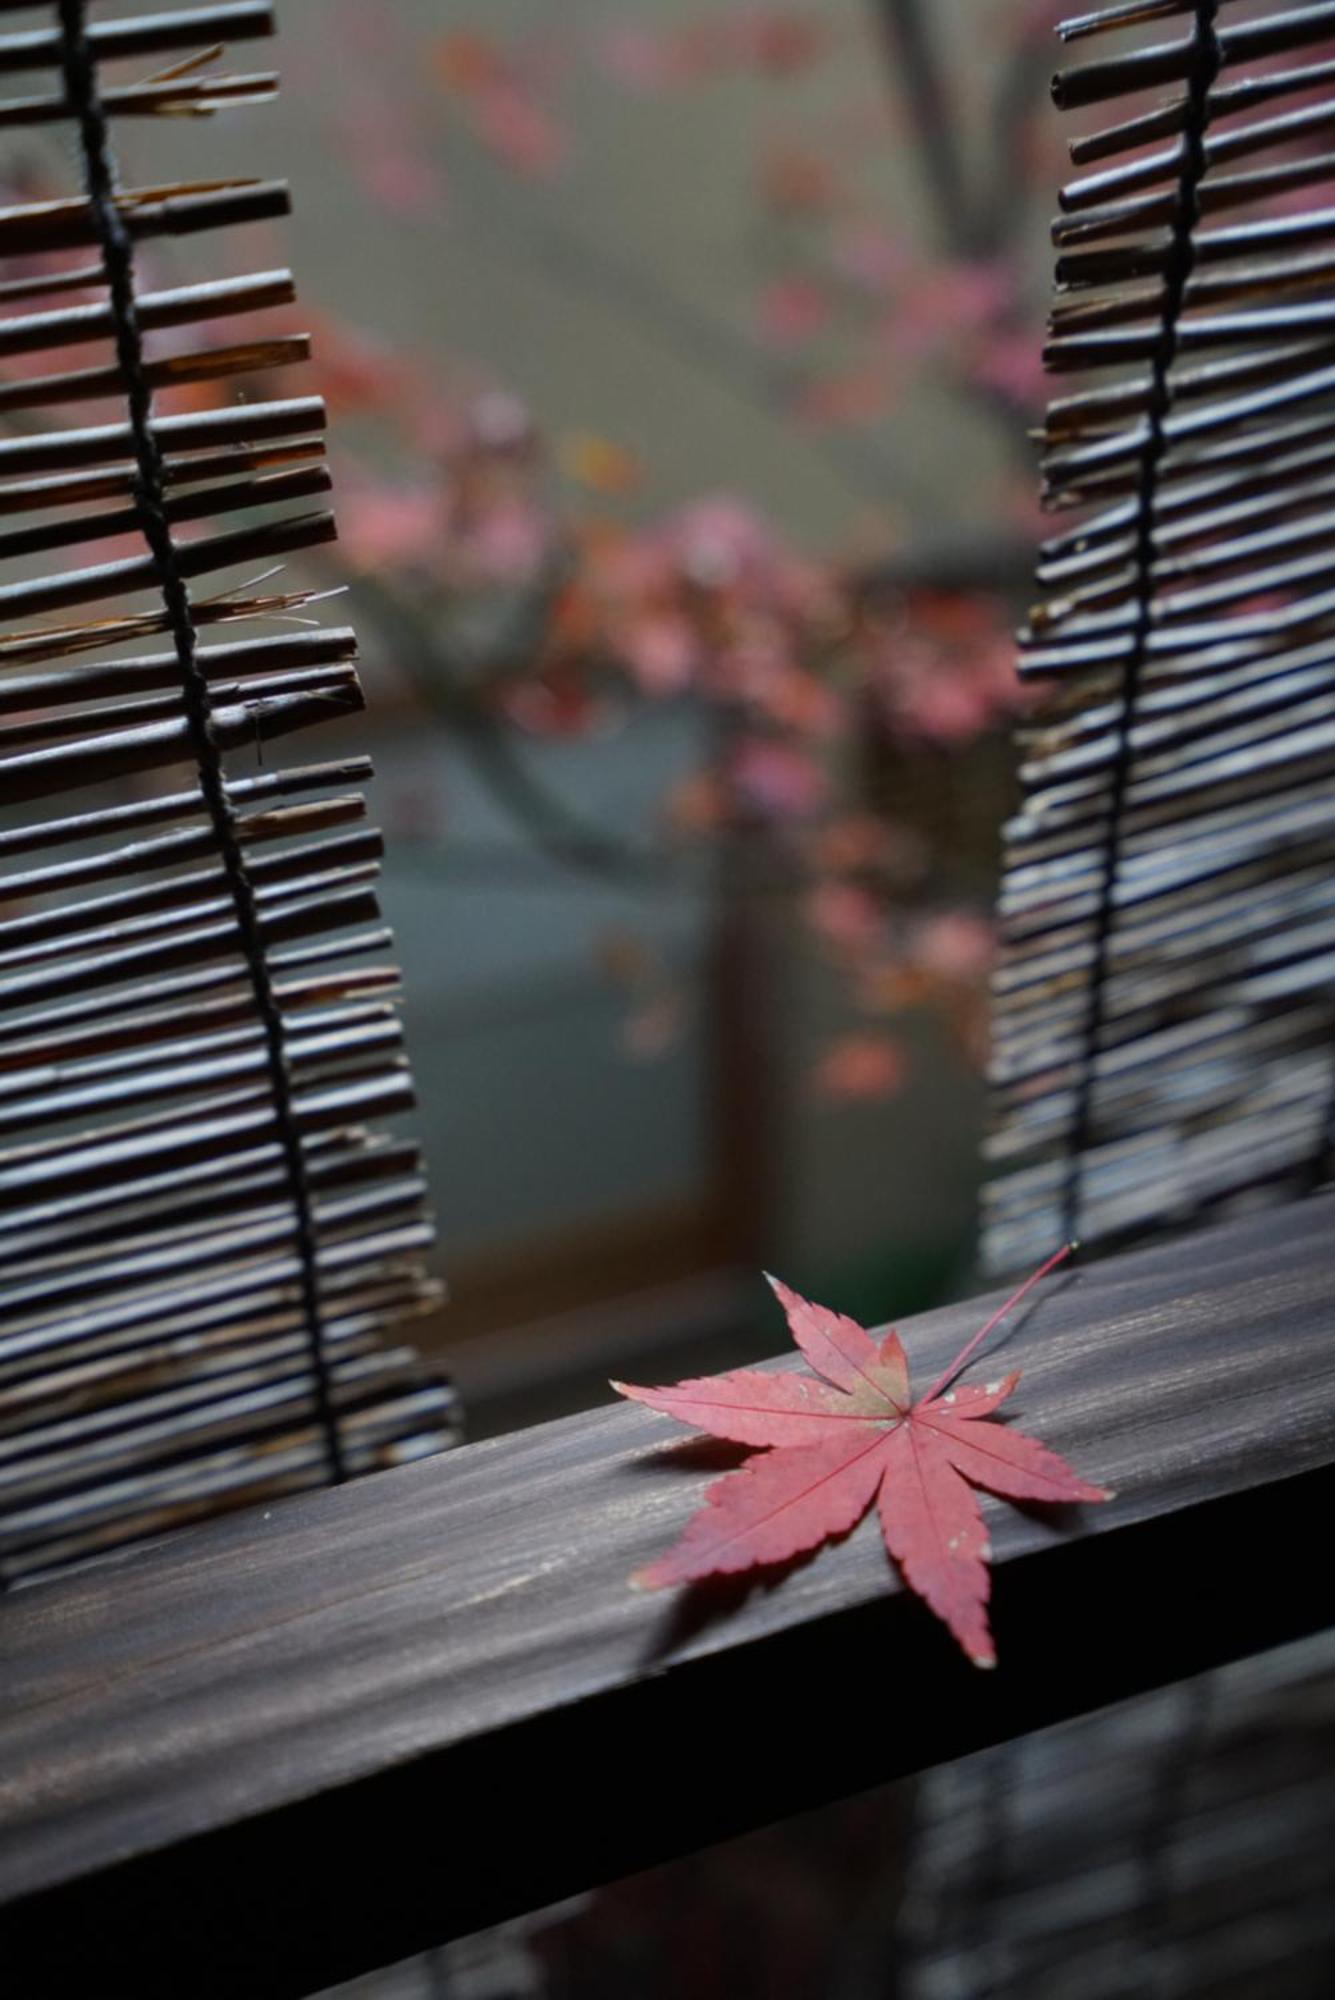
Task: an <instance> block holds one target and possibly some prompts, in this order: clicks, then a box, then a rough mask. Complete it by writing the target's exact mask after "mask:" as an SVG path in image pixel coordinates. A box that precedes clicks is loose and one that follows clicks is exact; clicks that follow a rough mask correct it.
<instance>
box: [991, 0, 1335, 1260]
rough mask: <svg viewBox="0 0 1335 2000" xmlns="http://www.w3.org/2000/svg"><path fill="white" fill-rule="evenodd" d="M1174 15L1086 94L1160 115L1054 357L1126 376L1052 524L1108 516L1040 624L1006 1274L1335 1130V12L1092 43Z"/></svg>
mask: <svg viewBox="0 0 1335 2000" xmlns="http://www.w3.org/2000/svg"><path fill="white" fill-rule="evenodd" d="M1170 17H1172V18H1173V19H1174V20H1175V19H1176V17H1185V22H1186V30H1185V32H1184V33H1181V34H1176V33H1175V34H1174V35H1173V36H1172V38H1171V39H1170V40H1168V41H1164V42H1156V43H1153V44H1152V45H1150V46H1142V45H1141V44H1140V40H1139V38H1137V37H1136V36H1134V35H1125V36H1124V39H1125V42H1126V43H1127V44H1128V45H1125V46H1122V47H1120V48H1119V49H1118V51H1117V52H1116V53H1113V54H1111V55H1108V56H1096V57H1095V58H1093V59H1091V60H1088V61H1085V62H1082V63H1079V64H1077V65H1075V66H1073V67H1071V68H1068V69H1066V70H1064V71H1063V72H1062V74H1061V75H1059V76H1058V78H1057V79H1056V83H1055V86H1054V91H1055V95H1056V98H1057V101H1058V103H1059V105H1061V106H1063V107H1072V108H1083V107H1088V106H1094V105H1101V104H1104V103H1109V102H1114V101H1115V100H1117V99H1119V98H1121V97H1123V96H1125V95H1128V94H1130V96H1131V103H1130V106H1129V115H1121V116H1119V117H1117V118H1115V119H1114V122H1112V123H1107V124H1103V125H1099V126H1096V127H1095V128H1094V129H1091V130H1089V131H1086V132H1084V133H1083V134H1082V135H1081V136H1079V137H1078V138H1077V139H1075V140H1074V141H1073V142H1072V146H1071V151H1072V155H1073V158H1074V159H1075V161H1076V163H1077V164H1078V165H1083V164H1088V163H1092V162H1099V163H1102V164H1101V165H1100V167H1099V170H1098V171H1097V172H1094V173H1089V174H1086V175H1084V176H1083V177H1082V178H1079V179H1077V180H1075V181H1073V182H1071V183H1070V184H1069V185H1068V186H1067V187H1066V188H1065V189H1063V191H1062V194H1061V197H1060V213H1059V215H1058V218H1057V220H1056V222H1055V223H1054V225H1053V234H1054V239H1055V241H1056V244H1057V248H1058V258H1057V300H1056V304H1055V307H1054V311H1053V315H1052V322H1051V337H1050V340H1049V344H1048V347H1047V350H1046V359H1047V362H1048V366H1049V368H1050V369H1052V370H1053V371H1054V372H1058V373H1062V372H1066V371H1070V370H1078V371H1082V372H1083V371H1087V370H1093V371H1096V382H1095V386H1092V387H1087V388H1086V387H1082V388H1080V389H1079V390H1078V391H1077V392H1076V393H1074V394H1069V395H1062V396H1058V397H1055V398H1054V400H1053V401H1052V403H1051V404H1050V406H1049V409H1048V412H1047V417H1046V421H1045V424H1044V430H1043V466H1044V498H1045V502H1046V504H1047V505H1049V506H1051V507H1053V508H1060V509H1064V508H1077V509H1079V510H1080V513H1079V517H1078V519H1077V522H1076V525H1075V526H1073V527H1071V528H1069V529H1066V530H1064V531H1063V532H1060V533H1058V534H1056V535H1054V536H1053V537H1052V538H1051V539H1050V540H1049V541H1047V542H1046V543H1045V544H1044V546H1043V551H1042V557H1041V560H1040V564H1039V569H1038V581H1039V585H1040V588H1041V590H1042V592H1043V596H1042V599H1041V601H1040V602H1039V603H1038V604H1037V605H1036V606H1035V608H1034V610H1033V611H1032V613H1031V615H1030V618H1029V622H1028V624H1027V626H1026V627H1025V629H1024V631H1023V632H1022V633H1021V654H1020V667H1021V672H1022V674H1023V675H1024V676H1026V677H1028V678H1032V679H1033V680H1034V681H1035V682H1036V683H1038V684H1039V685H1040V686H1041V688H1042V695H1041V699H1040V702H1039V704H1038V706H1037V707H1036V709H1035V710H1034V712H1033V715H1032V717H1031V718H1030V719H1029V720H1028V722H1027V723H1026V725H1025V726H1024V728H1023V729H1022V732H1021V744H1022V753H1023V761H1022V768H1021V783H1022V786H1023V791H1024V798H1023V803H1022V805H1021V807H1020V810H1019V812H1018V813H1017V814H1016V816H1015V817H1014V818H1013V819H1012V821H1011V822H1010V824H1009V826H1008V827H1007V829H1006V833H1005V853H1004V862H1003V879H1002V887H1001V897H1000V923H1001V936H1002V949H1001V957H1000V963H999V968H998V971H997V974H996V980H995V989H994V1008H993V1021H994V1055H993V1062H992V1073H991V1079H992V1091H993V1120H992V1129H991V1132H990V1135H989V1139H988V1147H987V1150H988V1154H989V1157H990V1159H991V1161H992V1164H993V1168H994V1178H993V1179H992V1181H991V1184H990V1186H989V1188H988V1190H987V1193H986V1197H985V1224H986V1226H985V1239H984V1240H985V1252H986V1261H987V1263H988V1265H989V1267H990V1268H991V1269H993V1270H997V1271H1000V1270H1004V1269H1011V1268H1016V1267H1023V1266H1025V1265H1027V1264H1029V1263H1031V1262H1034V1261H1037V1259H1038V1258H1039V1257H1041V1256H1043V1255H1045V1254H1046V1253H1047V1252H1048V1250H1050V1249H1051V1247H1052V1246H1053V1244H1054V1243H1055V1242H1057V1241H1060V1240H1061V1238H1062V1237H1063V1236H1079V1237H1080V1238H1081V1239H1083V1240H1084V1241H1086V1242H1090V1241H1093V1242H1103V1243H1109V1242H1116V1241H1125V1240H1128V1239H1130V1238H1133V1237H1135V1236H1137V1235H1139V1234H1143V1233H1144V1232H1146V1231H1149V1230H1152V1229H1154V1228H1157V1227H1159V1226H1161V1225H1162V1224H1163V1223H1164V1222H1176V1223H1179V1224H1180V1223H1184V1222H1188V1221H1192V1220H1195V1219H1197V1218H1202V1217H1204V1216H1207V1215H1209V1214H1211V1213H1218V1212H1221V1211H1227V1210H1228V1209H1229V1208H1230V1207H1236V1206H1237V1205H1238V1203H1239V1202H1240V1201H1250V1200H1255V1199H1257V1198H1259V1197H1260V1196H1261V1195H1262V1193H1263V1192H1264V1193H1269V1194H1275V1193H1283V1192H1304V1191H1308V1190H1310V1189H1311V1188H1312V1187H1313V1186H1314V1185H1316V1184H1317V1183H1318V1182H1319V1181H1320V1180H1321V1179H1322V1178H1323V1176H1324V1175H1325V1173H1326V1171H1327V1168H1328V1165H1329V1156H1330V1147H1331V1137H1332V1130H1333V1129H1335V1125H1333V1118H1332V1114H1333V1113H1335V1059H1333V1056H1332V1050H1333V1049H1335V880H1333V879H1332V870H1331V862H1332V859H1333V858H1335V591H1332V590H1331V588H1330V587H1329V577H1328V569H1329V563H1330V556H1331V551H1332V549H1335V511H1332V506H1331V501H1332V497H1335V417H1333V416H1332V412H1335V254H1333V253H1332V251H1331V249H1330V247H1329V246H1330V245H1331V243H1332V242H1335V208H1333V207H1330V206H1326V205H1323V199H1322V198H1323V196H1324V198H1325V200H1326V201H1329V200H1330V199H1331V198H1332V189H1335V154H1332V153H1331V152H1329V151H1328V150H1325V147H1328V145H1329V139H1330V134H1331V133H1332V131H1335V95H1333V93H1335V7H1332V6H1331V5H1329V4H1326V0H1323V4H1320V5H1310V6H1306V7H1297V8H1292V9H1288V10H1285V11H1283V12H1279V13H1276V12H1273V11H1270V12H1262V11H1259V10H1258V12H1257V17H1256V18H1248V6H1247V4H1246V0H1199V3H1198V4H1197V0H1127V3H1126V4H1120V5H1116V6H1112V7H1108V8H1104V9H1102V10H1100V11H1099V12H1098V13H1095V14H1089V15H1085V16H1081V17H1079V18H1078V19H1075V20H1072V21H1069V22H1067V23H1065V24H1064V25H1063V27H1062V29H1061V30H1060V32H1061V33H1062V34H1063V35H1064V37H1065V38H1066V39H1067V40H1070V41H1079V42H1083V41H1085V40H1086V39H1089V40H1094V39H1096V38H1098V37H1100V36H1105V35H1113V34H1124V31H1128V30H1135V29H1137V28H1139V27H1140V26H1141V25H1142V24H1144V23H1147V22H1157V21H1160V20H1164V19H1168V18H1170ZM1309 52H1314V53H1315V57H1316V58H1317V59H1313V56H1312V54H1311V53H1309ZM1163 85H1169V86H1172V89H1171V93H1170V95H1169V96H1168V97H1167V98H1166V99H1161V98H1148V97H1147V96H1146V95H1145V93H1148V92H1152V91H1158V90H1159V89H1160V88H1161V87H1162V86H1163ZM1268 104H1278V105H1279V106H1280V107H1281V109H1280V110H1279V112H1278V113H1268V112H1267V113H1266V114H1265V115H1263V116H1261V117H1259V118H1251V117H1247V116H1245V114H1247V113H1249V112H1251V111H1252V110H1253V109H1254V108H1255V107H1257V106H1264V105H1268ZM1160 139H1166V140H1168V141H1169V143H1168V144H1166V145H1163V146H1158V145H1157V144H1156V142H1157V141H1158V140H1160ZM1323 142H1324V145H1323ZM1147 148H1148V149H1149V150H1146V149H1147ZM1258 155H1259V156H1267V155H1268V156H1270V157H1268V158H1263V161H1262V164H1261V165H1259V166H1256V165H1252V164H1251V162H1252V161H1253V160H1254V159H1255V158H1256V156H1258ZM1239 161H1241V162H1242V163H1243V165H1242V166H1241V168H1238V167H1237V165H1236V163H1237V162H1239ZM1307 189H1312V190H1314V191H1315V192H1314V193H1313V194H1311V195H1307V194H1305V193H1304V190H1307ZM1218 216H1223V217H1224V220H1223V221H1222V222H1221V221H1217V220H1216V217H1218Z"/></svg>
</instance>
